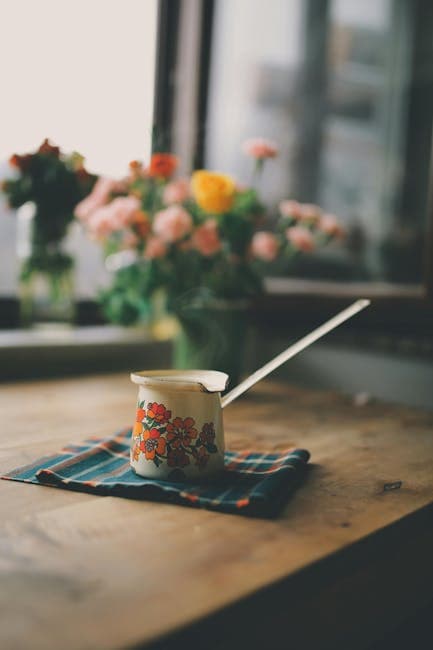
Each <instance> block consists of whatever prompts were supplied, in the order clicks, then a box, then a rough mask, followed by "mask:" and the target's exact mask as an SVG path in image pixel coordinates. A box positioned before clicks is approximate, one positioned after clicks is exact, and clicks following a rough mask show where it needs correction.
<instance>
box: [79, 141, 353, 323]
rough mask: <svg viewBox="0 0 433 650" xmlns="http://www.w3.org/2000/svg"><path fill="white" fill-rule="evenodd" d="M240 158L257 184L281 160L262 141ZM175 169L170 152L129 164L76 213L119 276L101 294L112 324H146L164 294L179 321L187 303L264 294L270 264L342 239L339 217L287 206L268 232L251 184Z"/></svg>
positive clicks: (251, 145)
mask: <svg viewBox="0 0 433 650" xmlns="http://www.w3.org/2000/svg"><path fill="white" fill-rule="evenodd" d="M244 151H245V153H246V154H247V155H249V156H250V157H252V159H253V161H254V162H255V171H254V179H255V181H256V180H257V177H258V175H259V174H260V173H261V172H262V170H263V167H264V164H265V162H266V161H267V160H269V159H271V158H275V157H276V156H277V153H278V150H277V147H276V145H275V144H274V143H272V142H269V141H266V140H262V139H254V140H249V141H247V142H246V143H245V144H244ZM177 167H178V159H177V158H176V156H175V155H173V154H171V153H154V154H153V155H152V157H151V159H150V162H149V164H148V165H145V164H143V163H142V162H140V161H133V162H131V163H130V168H129V174H128V175H127V176H126V177H125V178H124V179H121V180H113V179H107V178H100V179H99V180H98V181H97V182H96V184H95V186H94V188H93V191H92V193H91V194H90V195H89V196H88V197H87V198H85V199H84V200H83V201H82V202H81V203H80V204H79V205H78V206H77V208H76V210H75V215H76V216H77V218H78V219H79V220H80V221H81V222H82V223H83V225H84V227H85V228H86V230H87V232H88V233H89V235H90V236H91V237H93V238H94V239H97V240H98V241H100V242H101V244H102V246H103V248H104V252H105V255H106V258H107V266H108V268H110V269H112V270H114V271H115V273H114V276H113V282H112V285H111V287H110V288H109V289H107V290H105V291H103V292H102V293H101V300H102V305H103V308H104V311H105V314H106V315H107V317H108V318H109V319H110V320H112V321H114V322H117V323H121V324H131V323H134V322H137V321H139V320H141V319H146V318H148V317H149V313H150V305H151V301H150V298H151V297H152V295H154V294H155V293H156V292H157V291H158V290H160V289H163V290H164V292H165V295H166V297H167V305H168V308H169V309H171V310H172V311H174V312H175V313H177V314H178V315H179V314H182V311H185V305H186V306H187V309H188V310H190V309H191V306H192V305H195V306H197V305H201V306H203V305H205V304H207V305H209V304H210V303H211V302H214V303H215V301H225V302H227V301H232V302H233V301H240V300H245V299H249V298H252V297H253V296H255V295H257V294H258V293H259V292H260V291H261V290H262V277H263V272H264V270H265V269H266V266H268V265H269V264H271V263H274V262H275V261H276V260H277V259H278V258H281V257H283V256H292V255H298V254H300V253H308V252H311V251H313V250H314V249H315V248H317V247H318V246H321V245H323V244H326V243H327V242H329V241H330V240H331V239H333V238H335V237H338V236H339V235H340V234H341V228H340V226H339V224H338V221H337V219H336V218H335V217H334V216H333V215H326V214H323V213H322V211H321V210H320V208H318V207H317V206H314V205H306V204H304V205H302V204H300V203H298V202H296V201H289V200H283V201H282V202H281V203H280V205H279V217H278V219H277V220H276V225H275V228H274V231H270V230H264V229H263V223H264V222H265V208H264V206H263V204H262V202H261V200H260V196H259V194H258V191H257V189H256V187H255V186H254V184H252V185H251V186H243V185H239V184H238V183H236V181H235V180H234V179H233V178H232V177H231V176H229V175H227V174H223V173H218V172H214V171H209V170H204V169H203V170H198V171H195V172H193V173H192V175H191V177H190V178H175V173H176V169H177Z"/></svg>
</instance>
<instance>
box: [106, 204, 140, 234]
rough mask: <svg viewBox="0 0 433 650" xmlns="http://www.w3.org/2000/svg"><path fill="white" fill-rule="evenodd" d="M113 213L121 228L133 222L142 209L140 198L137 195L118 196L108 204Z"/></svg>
mask: <svg viewBox="0 0 433 650" xmlns="http://www.w3.org/2000/svg"><path fill="white" fill-rule="evenodd" d="M108 207H109V208H110V209H111V211H112V214H113V219H114V220H115V221H116V222H117V224H118V226H119V228H118V229H119V230H120V229H121V228H126V227H127V226H129V225H131V224H133V223H134V222H135V220H136V217H137V212H139V211H140V210H141V203H140V200H139V199H138V198H137V197H136V196H118V197H117V198H116V199H113V200H112V201H111V203H110V204H109V205H108Z"/></svg>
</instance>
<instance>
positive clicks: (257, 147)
mask: <svg viewBox="0 0 433 650" xmlns="http://www.w3.org/2000/svg"><path fill="white" fill-rule="evenodd" d="M242 149H243V151H244V153H246V154H247V156H251V157H252V158H256V159H257V160H263V159H264V158H275V157H276V156H277V155H278V147H277V145H276V144H275V142H273V141H272V140H265V139H264V138H251V139H250V140H246V141H245V142H244V144H243V145H242Z"/></svg>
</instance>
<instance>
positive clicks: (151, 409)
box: [147, 402, 171, 424]
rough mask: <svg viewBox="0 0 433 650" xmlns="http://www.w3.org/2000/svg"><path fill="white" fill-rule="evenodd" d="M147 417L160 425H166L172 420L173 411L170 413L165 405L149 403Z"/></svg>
mask: <svg viewBox="0 0 433 650" xmlns="http://www.w3.org/2000/svg"><path fill="white" fill-rule="evenodd" d="M147 415H148V417H149V418H150V419H151V420H156V421H157V422H159V423H160V424H165V423H166V422H168V420H169V419H170V418H171V411H168V410H167V409H166V408H165V406H164V404H158V403H157V402H149V404H148V405H147Z"/></svg>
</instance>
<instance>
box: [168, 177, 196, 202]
mask: <svg viewBox="0 0 433 650" xmlns="http://www.w3.org/2000/svg"><path fill="white" fill-rule="evenodd" d="M189 196H190V186H189V180H188V179H187V178H179V179H178V180H176V181H172V182H171V183H168V184H167V185H166V186H165V188H164V192H163V195H162V200H163V202H164V203H165V205H172V204H173V203H183V202H184V201H186V199H187V198H188V197H189Z"/></svg>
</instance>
